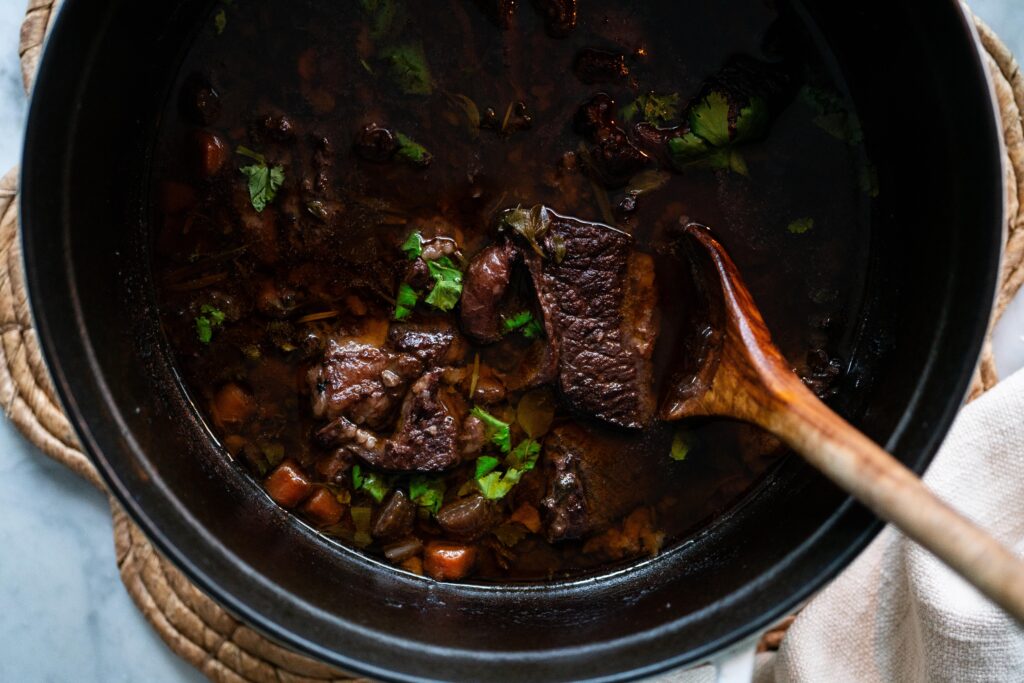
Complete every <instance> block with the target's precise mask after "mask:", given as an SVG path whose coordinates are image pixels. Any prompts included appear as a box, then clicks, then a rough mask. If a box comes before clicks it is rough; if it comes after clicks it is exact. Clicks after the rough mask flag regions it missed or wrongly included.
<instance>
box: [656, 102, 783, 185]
mask: <svg viewBox="0 0 1024 683" xmlns="http://www.w3.org/2000/svg"><path fill="white" fill-rule="evenodd" d="M687 123H688V124H689V130H688V131H686V132H684V133H682V134H681V135H677V136H675V137H673V138H671V139H670V140H669V141H668V151H669V156H670V158H671V159H672V164H673V165H674V166H675V167H676V168H677V169H678V168H684V167H686V166H688V165H690V164H693V163H698V162H702V163H706V164H709V165H710V166H712V167H713V168H724V169H731V170H733V171H735V172H736V173H740V174H742V175H746V174H747V164H746V162H745V161H744V160H743V157H742V156H741V155H740V154H739V152H738V151H736V149H735V148H734V146H735V145H737V144H739V143H742V142H747V141H749V140H753V139H756V138H758V137H761V136H762V135H763V134H764V133H765V130H766V129H767V127H768V107H767V105H766V104H765V101H764V100H762V99H761V98H759V97H751V98H750V100H749V101H748V102H747V104H746V106H743V107H739V106H736V105H734V104H732V103H730V101H729V97H728V95H726V94H725V93H723V92H719V91H717V90H713V91H711V92H710V93H708V94H707V95H706V96H705V97H704V98H703V99H701V100H699V101H698V102H697V103H696V104H694V105H693V106H692V107H691V108H690V110H689V114H688V116H687Z"/></svg>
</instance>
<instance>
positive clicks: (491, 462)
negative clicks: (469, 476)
mask: <svg viewBox="0 0 1024 683" xmlns="http://www.w3.org/2000/svg"><path fill="white" fill-rule="evenodd" d="M499 462H500V461H499V460H498V459H497V458H495V457H494V456H493V455H481V456H480V457H479V458H477V459H476V474H474V475H473V478H474V479H480V478H481V477H485V476H487V475H488V474H490V473H491V472H493V471H494V470H496V469H498V464H499Z"/></svg>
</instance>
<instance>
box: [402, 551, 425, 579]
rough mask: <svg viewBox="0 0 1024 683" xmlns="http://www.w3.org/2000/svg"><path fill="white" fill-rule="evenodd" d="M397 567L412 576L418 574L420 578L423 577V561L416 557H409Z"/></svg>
mask: <svg viewBox="0 0 1024 683" xmlns="http://www.w3.org/2000/svg"><path fill="white" fill-rule="evenodd" d="M398 566H399V567H401V568H402V569H404V570H405V571H407V572H412V573H413V574H419V575H420V576H423V560H421V559H420V558H418V557H416V556H415V555H414V556H413V557H410V558H409V559H408V560H406V561H405V562H403V563H402V564H400V565H398Z"/></svg>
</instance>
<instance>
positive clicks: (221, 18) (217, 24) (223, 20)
mask: <svg viewBox="0 0 1024 683" xmlns="http://www.w3.org/2000/svg"><path fill="white" fill-rule="evenodd" d="M227 25H228V15H227V13H226V12H225V11H224V10H223V9H219V10H217V13H216V14H214V15H213V28H214V29H215V30H216V31H217V35H218V36H219V35H220V34H222V33H224V29H225V28H227Z"/></svg>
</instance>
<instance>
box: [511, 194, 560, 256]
mask: <svg viewBox="0 0 1024 683" xmlns="http://www.w3.org/2000/svg"><path fill="white" fill-rule="evenodd" d="M501 222H502V224H503V225H505V226H507V227H509V228H511V229H512V230H515V231H516V232H517V233H519V235H520V236H522V238H523V239H525V240H526V241H527V242H529V243H530V246H531V247H532V248H533V250H534V251H535V252H537V255H538V256H540V257H541V258H545V257H546V254H545V253H544V249H543V248H542V247H541V244H540V241H541V240H542V239H543V238H544V236H545V235H546V234H547V233H548V230H550V229H551V216H550V215H549V214H548V210H547V208H545V207H543V206H540V205H538V206H535V207H533V208H532V209H524V208H522V207H518V208H515V209H510V210H508V211H506V212H505V213H504V215H502V217H501ZM564 255H565V247H564V244H563V247H562V256H564Z"/></svg>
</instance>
